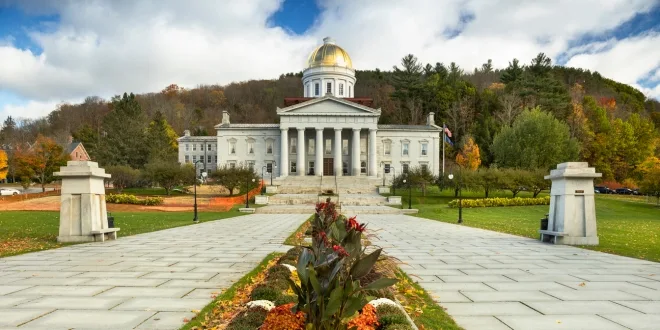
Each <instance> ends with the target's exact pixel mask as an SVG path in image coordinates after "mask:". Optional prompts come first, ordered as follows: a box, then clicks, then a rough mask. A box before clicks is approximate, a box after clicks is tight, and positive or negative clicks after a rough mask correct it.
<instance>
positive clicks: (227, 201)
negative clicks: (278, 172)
mask: <svg viewBox="0 0 660 330" xmlns="http://www.w3.org/2000/svg"><path fill="white" fill-rule="evenodd" d="M263 185H264V181H263V180H261V185H259V187H257V188H254V189H252V190H251V191H250V192H249V193H248V198H253V197H254V196H256V195H259V194H260V193H261V189H262V187H263ZM241 203H245V196H243V195H239V196H232V197H215V198H212V199H211V201H210V202H209V205H210V206H212V207H214V208H215V209H218V208H220V209H224V210H226V211H229V210H230V209H231V208H232V207H233V206H234V205H237V204H241Z"/></svg>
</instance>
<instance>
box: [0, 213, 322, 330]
mask: <svg viewBox="0 0 660 330" xmlns="http://www.w3.org/2000/svg"><path fill="white" fill-rule="evenodd" d="M308 217H309V215H305V214H296V215H290V214H276V215H274V214H270V215H247V216H241V217H236V218H230V219H224V220H220V221H213V222H205V223H200V224H195V225H191V226H185V227H178V228H172V229H167V230H162V231H157V232H153V233H147V234H142V235H135V236H130V237H120V238H119V240H116V241H107V242H103V243H101V242H98V243H88V244H79V245H72V246H67V247H63V248H59V249H54V250H46V251H39V252H35V253H29V254H24V255H19V256H14V257H7V258H0V267H3V269H2V270H0V328H4V327H15V326H17V325H19V324H23V325H22V326H21V328H26V329H39V328H40V329H49V330H51V329H60V328H63V329H71V328H76V329H102V328H108V329H134V328H136V327H138V326H140V327H141V329H150V328H151V329H178V328H179V327H180V326H181V325H182V324H183V323H184V322H183V319H184V318H191V317H192V316H193V315H192V313H191V311H192V310H199V309H202V308H203V307H204V306H205V305H207V304H208V303H209V302H211V301H212V299H213V297H212V296H213V292H218V293H219V292H220V291H221V289H222V288H226V287H229V286H230V285H231V284H232V283H234V282H235V281H236V280H238V279H239V278H240V277H241V276H242V275H243V274H244V273H246V272H247V271H249V270H251V269H252V268H254V267H255V266H256V265H257V264H258V263H259V262H260V261H261V260H262V259H263V258H264V257H265V256H266V255H267V254H269V253H270V252H273V251H286V250H287V249H288V247H286V246H283V245H282V243H283V242H284V240H285V239H286V238H287V237H288V236H289V235H290V234H291V233H292V232H293V231H295V230H296V228H298V226H299V225H300V224H301V223H302V222H303V221H304V220H306V219H307V218H308ZM7 268H13V269H16V270H12V271H7V270H6V269H7ZM53 311H54V312H53ZM50 312H52V313H50ZM45 313H49V314H47V315H44V316H41V315H43V314H45ZM5 315H11V317H10V316H7V317H5ZM39 316H41V317H39ZM26 322H27V323H26Z"/></svg>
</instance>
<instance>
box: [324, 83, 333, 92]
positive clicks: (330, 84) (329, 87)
mask: <svg viewBox="0 0 660 330" xmlns="http://www.w3.org/2000/svg"><path fill="white" fill-rule="evenodd" d="M325 92H326V93H328V94H331V93H332V83H327V84H326V85H325Z"/></svg>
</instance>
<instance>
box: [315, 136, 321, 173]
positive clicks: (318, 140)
mask: <svg viewBox="0 0 660 330" xmlns="http://www.w3.org/2000/svg"><path fill="white" fill-rule="evenodd" d="M314 163H315V164H314V171H315V173H316V175H317V176H323V129H322V128H317V129H316V161H315V162H314Z"/></svg>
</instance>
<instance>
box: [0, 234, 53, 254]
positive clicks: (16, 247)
mask: <svg viewBox="0 0 660 330" xmlns="http://www.w3.org/2000/svg"><path fill="white" fill-rule="evenodd" d="M56 245H57V244H56ZM52 247H53V243H49V242H46V241H44V240H43V239H42V238H35V237H22V238H7V239H5V240H3V241H2V242H0V257H1V256H10V255H14V254H19V253H25V252H28V251H38V250H43V249H49V248H52Z"/></svg>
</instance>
